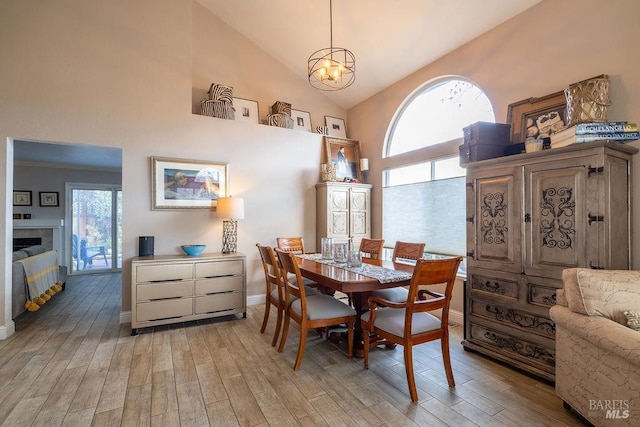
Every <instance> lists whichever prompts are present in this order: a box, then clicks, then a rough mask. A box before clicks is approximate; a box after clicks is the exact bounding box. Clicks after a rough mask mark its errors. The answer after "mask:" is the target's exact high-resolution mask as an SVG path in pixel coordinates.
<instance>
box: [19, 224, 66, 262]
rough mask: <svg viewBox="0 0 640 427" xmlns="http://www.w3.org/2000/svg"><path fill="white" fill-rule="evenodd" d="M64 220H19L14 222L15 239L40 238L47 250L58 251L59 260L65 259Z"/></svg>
mask: <svg viewBox="0 0 640 427" xmlns="http://www.w3.org/2000/svg"><path fill="white" fill-rule="evenodd" d="M63 228H64V220H63V219H18V220H14V221H13V237H14V238H24V237H39V238H41V239H42V244H43V245H44V246H45V248H46V249H47V250H51V249H55V250H56V251H58V260H59V262H61V261H62V260H63V259H64V257H63V254H64V252H63V247H64V245H63V238H62V230H63Z"/></svg>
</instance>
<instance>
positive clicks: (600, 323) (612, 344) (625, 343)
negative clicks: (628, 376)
mask: <svg viewBox="0 0 640 427" xmlns="http://www.w3.org/2000/svg"><path fill="white" fill-rule="evenodd" d="M549 314H550V316H551V320H553V321H554V322H555V323H556V328H565V329H566V330H567V331H568V333H571V334H575V335H578V336H579V337H581V338H582V339H584V340H586V341H588V342H590V343H591V344H593V345H594V346H596V347H598V348H601V349H604V350H607V351H610V352H612V353H615V354H617V355H618V356H620V357H622V358H623V359H625V360H627V361H629V362H630V363H632V364H633V365H636V366H640V332H637V331H634V330H633V329H631V328H627V327H626V326H623V325H621V324H619V323H616V322H614V321H613V320H611V319H607V318H606V317H601V316H585V315H583V314H578V313H574V312H572V311H571V310H570V309H569V308H567V307H563V306H560V305H555V306H553V307H551V310H550V311H549Z"/></svg>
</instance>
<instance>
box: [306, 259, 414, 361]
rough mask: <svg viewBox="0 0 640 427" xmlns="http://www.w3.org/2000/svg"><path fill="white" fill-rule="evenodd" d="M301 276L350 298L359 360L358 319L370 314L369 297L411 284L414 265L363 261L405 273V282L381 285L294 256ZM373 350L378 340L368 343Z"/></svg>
mask: <svg viewBox="0 0 640 427" xmlns="http://www.w3.org/2000/svg"><path fill="white" fill-rule="evenodd" d="M296 259H297V260H298V266H299V267H300V273H301V274H302V276H303V277H306V278H307V279H310V280H313V281H314V282H316V283H318V284H319V285H320V286H324V287H326V288H329V289H333V290H335V291H340V292H343V293H345V294H348V295H350V296H351V301H352V303H353V308H354V309H355V310H356V312H357V320H356V324H355V335H354V355H355V356H358V357H361V356H362V349H363V348H364V342H363V339H362V325H361V324H360V316H361V315H362V313H365V312H367V311H369V297H370V296H371V295H372V293H373V291H375V290H378V289H385V288H394V287H398V286H408V285H409V284H410V282H411V275H412V274H413V270H414V265H412V264H407V263H401V262H392V261H388V260H380V259H374V258H362V262H363V263H366V264H370V265H375V266H378V267H383V268H386V269H389V270H395V271H398V272H404V273H408V275H407V278H406V279H404V280H399V281H394V282H387V283H381V282H380V281H379V280H378V279H375V278H373V277H369V276H365V275H363V274H359V273H357V272H354V271H350V270H347V269H345V268H343V267H342V266H340V265H339V264H326V263H323V262H318V261H315V260H313V259H309V258H300V257H296ZM371 342H372V347H373V346H377V345H380V344H382V343H383V342H381V341H376V340H371Z"/></svg>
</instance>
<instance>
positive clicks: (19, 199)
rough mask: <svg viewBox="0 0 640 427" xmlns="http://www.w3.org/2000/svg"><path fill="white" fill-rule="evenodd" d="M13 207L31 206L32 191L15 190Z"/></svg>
mask: <svg viewBox="0 0 640 427" xmlns="http://www.w3.org/2000/svg"><path fill="white" fill-rule="evenodd" d="M13 206H31V191H22V190H18V191H16V190H14V191H13Z"/></svg>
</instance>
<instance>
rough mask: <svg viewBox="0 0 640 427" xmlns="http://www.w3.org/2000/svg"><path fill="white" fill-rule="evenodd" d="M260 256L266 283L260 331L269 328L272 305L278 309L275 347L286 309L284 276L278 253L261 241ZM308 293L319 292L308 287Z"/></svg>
mask: <svg viewBox="0 0 640 427" xmlns="http://www.w3.org/2000/svg"><path fill="white" fill-rule="evenodd" d="M256 247H257V248H258V252H259V253H260V258H261V259H262V268H263V269H264V278H265V285H266V292H265V295H266V305H265V309H264V318H263V319H262V326H261V327H260V333H261V334H263V333H264V331H265V329H266V328H267V323H268V322H269V314H270V311H271V306H272V305H273V306H274V307H275V309H276V311H277V312H276V315H277V317H276V330H275V331H274V332H273V340H272V341H271V346H272V347H275V345H276V343H277V342H278V337H279V336H280V328H281V327H282V319H283V316H284V310H285V296H284V295H285V290H284V283H283V281H282V277H281V276H280V271H281V270H280V265H279V264H278V261H277V259H276V255H275V253H274V252H273V248H272V247H271V246H263V245H261V244H260V243H256ZM306 291H307V293H308V294H310V295H317V294H318V292H317V291H316V290H314V289H311V288H308V289H307V290H306Z"/></svg>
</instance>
